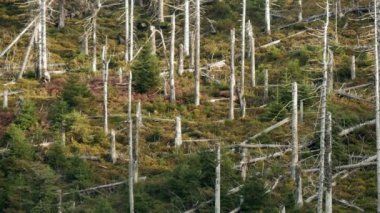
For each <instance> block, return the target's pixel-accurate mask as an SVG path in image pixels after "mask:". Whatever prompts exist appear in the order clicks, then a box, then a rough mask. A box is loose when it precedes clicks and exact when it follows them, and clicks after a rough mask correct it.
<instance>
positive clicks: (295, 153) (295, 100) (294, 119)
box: [291, 82, 298, 180]
mask: <svg viewBox="0 0 380 213" xmlns="http://www.w3.org/2000/svg"><path fill="white" fill-rule="evenodd" d="M292 96H293V110H292V142H293V150H292V164H291V176H292V179H293V180H296V168H297V165H298V86H297V83H296V82H294V83H293V87H292Z"/></svg>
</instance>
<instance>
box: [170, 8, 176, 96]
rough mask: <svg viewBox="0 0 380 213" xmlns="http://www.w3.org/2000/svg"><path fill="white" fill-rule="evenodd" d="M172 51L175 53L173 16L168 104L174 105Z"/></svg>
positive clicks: (173, 17) (173, 23)
mask: <svg viewBox="0 0 380 213" xmlns="http://www.w3.org/2000/svg"><path fill="white" fill-rule="evenodd" d="M174 51H175V14H173V15H172V37H171V44H170V102H172V103H175V100H176V98H175V82H174V69H175V67H174Z"/></svg>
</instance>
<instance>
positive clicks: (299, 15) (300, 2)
mask: <svg viewBox="0 0 380 213" xmlns="http://www.w3.org/2000/svg"><path fill="white" fill-rule="evenodd" d="M298 6H299V11H298V21H299V22H302V19H303V16H302V0H298Z"/></svg>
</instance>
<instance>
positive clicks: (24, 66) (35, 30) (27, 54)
mask: <svg viewBox="0 0 380 213" xmlns="http://www.w3.org/2000/svg"><path fill="white" fill-rule="evenodd" d="M36 33H38V31H37V28H35V29H34V31H33V33H32V36H31V37H30V41H29V45H28V48H27V49H26V53H25V57H24V61H23V62H22V66H21V71H20V73H19V74H18V76H17V79H22V76H23V75H24V72H25V69H26V66H27V65H28V61H29V56H30V52H31V50H32V48H33V43H34V39H35V37H36Z"/></svg>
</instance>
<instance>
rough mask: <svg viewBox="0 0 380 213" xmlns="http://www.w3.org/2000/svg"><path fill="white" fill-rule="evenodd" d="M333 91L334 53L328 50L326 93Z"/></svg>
mask: <svg viewBox="0 0 380 213" xmlns="http://www.w3.org/2000/svg"><path fill="white" fill-rule="evenodd" d="M333 91H334V53H333V52H332V51H331V50H330V48H329V49H328V74H327V93H328V94H331V93H332V92H333Z"/></svg>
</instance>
